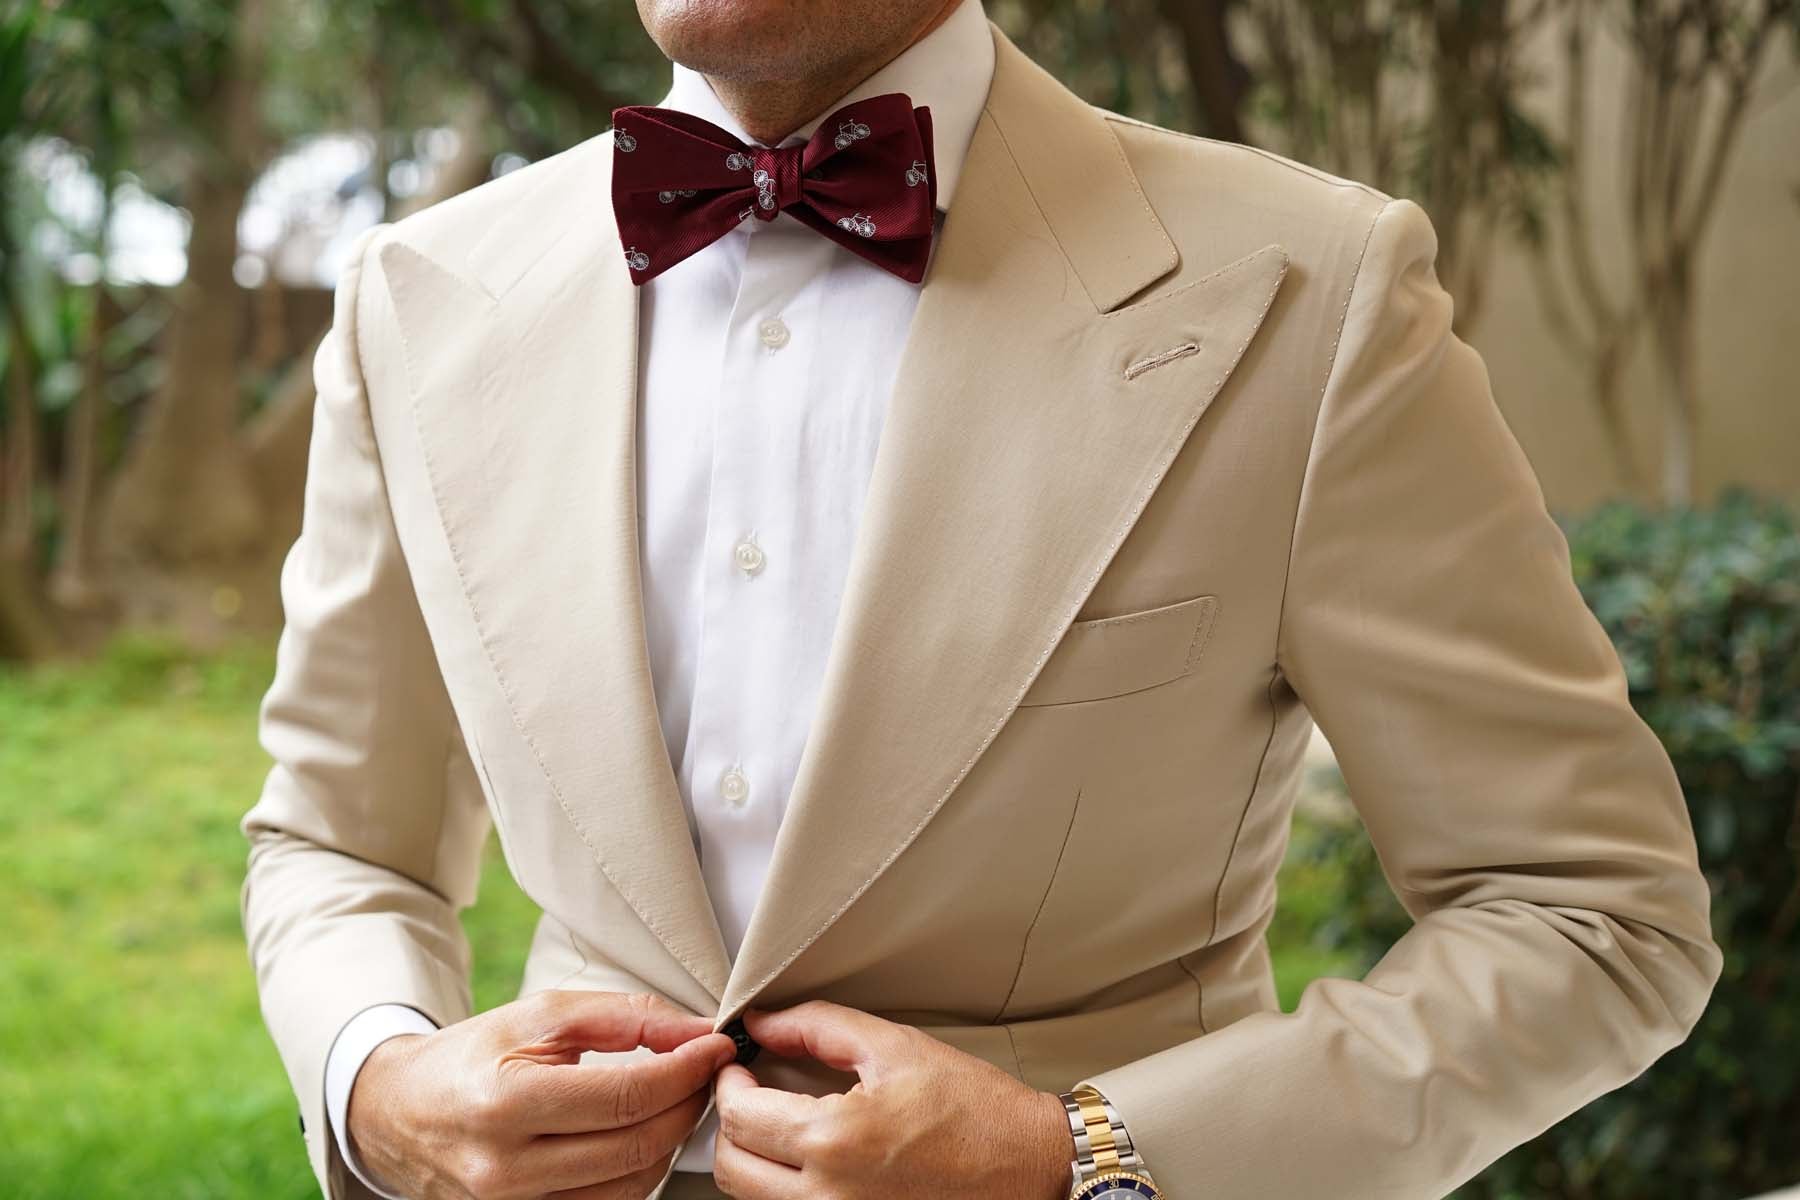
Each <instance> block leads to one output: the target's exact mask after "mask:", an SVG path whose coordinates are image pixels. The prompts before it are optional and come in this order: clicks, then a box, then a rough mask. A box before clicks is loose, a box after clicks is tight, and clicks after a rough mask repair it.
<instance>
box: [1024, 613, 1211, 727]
mask: <svg viewBox="0 0 1800 1200" xmlns="http://www.w3.org/2000/svg"><path fill="white" fill-rule="evenodd" d="M1218 607H1219V598H1218V597H1217V596H1195V597H1193V598H1192V599H1190V600H1178V601H1176V602H1175V603H1174V604H1165V605H1163V606H1162V607H1160V608H1147V609H1144V610H1142V611H1140V612H1134V613H1122V614H1120V615H1119V616H1116V617H1095V618H1093V619H1091V620H1087V621H1076V622H1075V623H1074V624H1072V625H1070V626H1069V628H1068V631H1067V632H1065V633H1064V634H1063V638H1062V641H1060V642H1058V643H1057V646H1056V649H1055V650H1054V651H1053V652H1052V653H1051V655H1050V657H1049V658H1048V659H1047V660H1046V661H1045V662H1044V667H1043V669H1042V670H1041V671H1039V672H1038V676H1037V678H1036V679H1035V680H1033V681H1032V684H1031V687H1030V688H1029V689H1028V690H1027V691H1026V693H1025V698H1024V699H1023V700H1021V701H1019V704H1020V706H1021V707H1026V706H1032V705H1043V704H1072V703H1074V702H1076V701H1079V700H1103V699H1105V698H1106V697H1108V696H1123V695H1125V694H1126V693H1128V692H1138V691H1142V690H1143V689H1145V688H1150V687H1155V686H1156V685H1158V684H1161V683H1168V682H1169V681H1170V680H1173V679H1179V678H1181V677H1182V676H1183V675H1186V674H1187V673H1188V672H1189V671H1191V670H1193V669H1194V664H1195V663H1196V662H1197V661H1199V658H1200V654H1201V652H1202V651H1203V650H1204V649H1205V648H1206V641H1207V638H1208V637H1209V636H1210V635H1211V633H1212V625H1213V616H1214V614H1215V613H1216V612H1217V611H1218Z"/></svg>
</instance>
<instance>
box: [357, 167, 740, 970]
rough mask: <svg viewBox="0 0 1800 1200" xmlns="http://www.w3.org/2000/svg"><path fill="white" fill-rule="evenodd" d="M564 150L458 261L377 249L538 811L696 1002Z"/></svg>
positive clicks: (690, 879)
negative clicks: (542, 802)
mask: <svg viewBox="0 0 1800 1200" xmlns="http://www.w3.org/2000/svg"><path fill="white" fill-rule="evenodd" d="M565 153H566V154H567V155H569V156H571V157H570V158H569V160H568V161H567V162H565V163H564V169H563V170H562V172H561V173H560V174H558V173H550V172H546V173H545V175H544V178H543V180H542V181H540V182H539V183H538V185H537V186H536V188H535V190H532V191H528V192H526V193H525V194H524V195H523V196H522V197H521V198H520V199H519V200H518V201H516V202H515V203H514V204H513V205H512V206H511V207H510V208H509V209H508V211H507V212H506V214H505V216H504V217H503V218H502V219H501V220H500V221H499V222H498V223H497V224H496V225H495V226H494V228H492V229H491V230H490V231H489V232H488V233H487V235H485V236H484V237H483V238H482V239H480V240H479V241H477V242H476V243H475V244H474V246H473V248H472V249H471V250H469V251H468V252H467V254H466V255H457V254H456V253H455V252H454V251H447V250H442V249H431V248H427V247H424V246H421V245H415V244H410V243H409V242H408V241H406V240H401V239H399V238H396V240H394V241H391V242H390V243H389V244H388V245H387V246H385V247H384V248H383V251H382V256H381V257H382V265H383V267H384V270H385V272H386V276H387V279H388V281H389V286H390V289H391V291H392V295H393V299H394V307H395V311H396V315H397V320H398V322H399V325H400V328H401V333H402V341H403V344H404V346H405V352H406V369H407V374H408V376H409V378H410V380H411V384H412V391H413V409H414V417H415V422H416V425H417V429H418V436H419V440H420V443H421V445H422V446H423V449H424V456H425V460H426V464H427V470H428V473H429V475H430V478H431V486H432V490H433V493H434V497H435V500H436V504H437V508H438V513H439V515H440V517H441V518H442V521H443V527H444V534H445V537H446V538H447V539H448V541H449V544H450V550H451V554H452V556H453V558H454V560H455V563H456V566H457V570H458V574H459V577H460V580H461V583H462V587H463V590H464V594H465V598H466V600H467V603H468V606H469V610H470V612H471V614H472V617H473V619H474V621H475V624H476V627H477V630H478V632H479V634H480V637H481V640H482V644H483V647H484V649H485V650H486V652H487V657H488V661H489V662H490V664H491V665H492V668H493V672H494V676H495V680H496V682H497V683H498V685H499V688H500V690H501V692H502V693H503V694H504V695H505V698H506V703H507V706H508V709H509V712H510V715H511V718H512V721H513V723H514V725H515V726H516V728H517V732H518V733H519V735H520V736H521V737H522V738H523V740H524V741H525V743H526V744H527V745H528V746H529V747H530V749H531V751H532V754H533V757H534V758H535V760H536V762H537V764H538V766H539V768H540V769H541V770H542V773H543V779H544V786H545V792H546V802H550V803H554V804H555V805H557V806H558V807H559V808H560V809H561V811H562V813H563V814H564V815H565V817H566V819H567V820H568V822H569V823H570V825H571V826H572V827H573V833H574V834H576V835H577V836H579V837H580V838H581V839H582V841H583V842H585V843H586V845H587V847H588V848H589V850H590V851H591V852H592V854H593V856H594V858H595V859H596V860H597V861H598V863H599V866H600V868H601V870H602V871H603V872H604V873H605V875H606V877H607V879H608V880H609V881H610V882H611V883H612V885H613V886H614V887H615V888H616V889H617V890H618V891H619V892H620V893H621V894H622V895H623V896H624V897H625V899H626V901H627V902H628V903H630V905H631V906H632V907H633V909H635V910H636V912H637V914H638V915H639V917H640V918H641V919H642V920H643V922H644V924H645V925H647V926H648V927H649V928H650V930H651V931H652V932H654V933H655V934H656V936H657V937H658V938H659V939H660V940H661V942H662V943H663V945H664V946H665V947H666V948H667V950H668V952H669V954H670V955H671V956H672V957H673V958H674V960H675V962H677V963H679V964H680V965H681V966H682V967H683V968H685V969H686V971H687V972H688V974H690V975H691V976H693V978H694V979H695V980H697V981H698V982H699V983H700V985H701V986H702V987H703V988H705V989H706V991H707V992H708V993H709V994H710V995H712V996H713V997H715V998H717V997H718V996H719V995H720V994H721V993H722V991H723V988H724V984H725V979H726V973H727V969H728V956H727V954H726V950H725V945H724V941H723V939H722V938H721V936H720V934H719V929H718V925H717V922H716V920H715V919H714V916H713V911H712V907H711V904H710V902H709V901H708V899H707V895H706V889H705V883H704V881H703V879H702V876H701V874H700V868H699V863H698V861H697V859H696V858H695V855H694V850H693V843H692V841H691V839H690V836H689V833H688V828H687V820H686V816H685V813H684V812H683V808H682V803H681V796H680V792H679V790H678V785H677V783H676V780H675V775H674V771H673V768H672V767H671V765H670V762H669V755H668V750H667V747H666V745H665V743H664V741H663V738H662V731H661V727H660V724H659V722H658V718H657V712H656V701H655V693H654V691H653V690H652V686H651V679H650V670H649V659H648V654H647V650H646V647H645V642H644V622H643V594H642V585H641V581H640V575H639V560H638V544H637V529H638V522H637V487H636V462H635V460H636V420H637V404H636V375H637V370H636V368H637V311H638V309H637V299H638V297H637V289H636V288H634V287H633V286H632V285H631V281H630V280H629V279H628V278H627V275H626V266H625V263H624V261H623V260H622V258H621V257H620V253H619V249H618V245H617V242H616V239H615V238H614V237H613V235H612V230H611V226H610V222H609V221H607V220H605V219H602V218H603V217H604V215H605V213H606V208H605V205H606V197H607V196H608V195H609V191H608V178H607V176H608V172H609V171H610V166H611V164H610V153H611V147H610V140H609V139H607V138H606V137H604V136H602V137H601V138H596V139H591V140H590V141H589V142H587V143H583V144H582V145H580V146H577V147H575V148H574V149H572V150H570V151H567V152H565ZM543 165H545V166H547V165H548V163H546V164H543ZM596 214H598V215H596ZM651 974H652V975H653V974H654V973H651ZM682 990H687V989H685V988H684V989H682Z"/></svg>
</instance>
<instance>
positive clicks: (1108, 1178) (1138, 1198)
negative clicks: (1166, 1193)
mask: <svg viewBox="0 0 1800 1200" xmlns="http://www.w3.org/2000/svg"><path fill="white" fill-rule="evenodd" d="M1071 1200H1162V1193H1161V1192H1159V1191H1157V1190H1156V1185H1155V1184H1154V1183H1151V1182H1150V1181H1149V1180H1148V1179H1146V1178H1144V1177H1143V1176H1142V1175H1134V1174H1132V1173H1131V1172H1129V1171H1115V1172H1112V1173H1109V1174H1106V1175H1100V1176H1097V1177H1096V1178H1095V1179H1094V1180H1093V1182H1091V1183H1089V1184H1087V1185H1085V1186H1084V1187H1083V1188H1082V1189H1081V1190H1080V1191H1078V1192H1076V1193H1075V1194H1074V1196H1073V1197H1071Z"/></svg>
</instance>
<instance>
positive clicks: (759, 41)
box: [639, 0, 827, 79]
mask: <svg viewBox="0 0 1800 1200" xmlns="http://www.w3.org/2000/svg"><path fill="white" fill-rule="evenodd" d="M639 7H640V10H641V11H642V13H643V17H644V25H645V28H646V29H648V30H649V32H650V35H651V37H652V38H653V39H654V40H655V42H656V44H657V46H658V48H659V49H661V50H662V52H663V54H664V55H665V56H667V57H668V58H670V59H672V60H673V61H675V62H678V63H680V64H681V65H682V66H684V67H688V68H689V69H691V70H695V71H698V72H700V73H701V74H703V75H711V76H715V77H718V78H723V79H798V78H804V77H805V76H807V75H809V74H810V73H812V72H813V71H814V70H816V69H817V63H818V59H820V58H823V57H827V56H826V55H824V54H823V53H819V52H820V51H823V50H824V49H825V47H823V46H817V45H815V43H816V42H817V41H818V40H819V39H820V35H821V30H820V29H819V28H818V26H817V23H816V22H813V21H808V20H807V19H806V14H807V9H808V6H807V5H803V4H792V3H784V2H782V0H707V2H705V3H690V4H676V3H668V2H667V0H645V2H644V3H643V4H641V5H640V6H639Z"/></svg>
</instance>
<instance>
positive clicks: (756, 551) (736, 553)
mask: <svg viewBox="0 0 1800 1200" xmlns="http://www.w3.org/2000/svg"><path fill="white" fill-rule="evenodd" d="M731 557H732V560H733V561H735V562H736V563H737V565H738V570H740V571H742V572H743V573H744V574H746V575H754V574H756V573H757V572H758V571H760V570H762V569H763V564H764V563H766V562H768V561H769V556H768V555H766V554H764V553H763V549H762V547H761V546H759V545H757V544H756V543H755V542H753V541H751V540H750V539H748V538H745V539H744V540H743V541H741V542H739V543H738V544H737V545H736V546H735V547H733V548H732V551H731Z"/></svg>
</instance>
